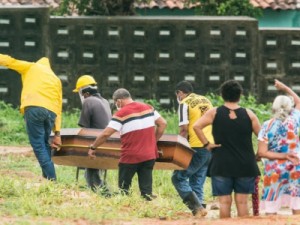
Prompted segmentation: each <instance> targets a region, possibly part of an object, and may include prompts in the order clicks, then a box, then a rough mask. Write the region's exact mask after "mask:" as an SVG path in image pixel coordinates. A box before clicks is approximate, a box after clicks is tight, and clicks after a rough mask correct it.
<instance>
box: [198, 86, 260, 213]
mask: <svg viewBox="0 0 300 225" xmlns="http://www.w3.org/2000/svg"><path fill="white" fill-rule="evenodd" d="M242 91H243V89H242V87H241V85H240V84H239V83H238V82H237V81H235V80H229V81H226V82H224V83H223V84H222V86H221V95H222V98H223V100H224V102H225V103H224V105H222V106H220V107H215V108H213V109H211V110H209V111H208V112H207V113H206V114H205V115H204V116H202V117H201V118H200V119H199V120H198V121H197V122H196V123H195V125H194V130H195V132H196V134H197V136H198V138H199V139H200V141H201V142H202V143H207V139H206V137H205V135H204V133H203V131H202V129H203V128H204V127H206V126H207V125H212V127H213V137H214V140H215V143H216V144H214V143H209V144H208V146H207V149H208V150H211V151H212V159H211V161H210V164H209V169H208V176H210V177H211V179H212V190H213V195H214V196H218V198H219V204H220V217H221V218H226V217H230V216H231V215H230V211H231V204H232V195H231V194H232V193H233V192H234V199H235V202H236V206H237V213H238V216H247V215H248V214H249V212H248V206H247V200H248V195H249V194H251V193H253V192H254V186H255V185H254V184H255V179H256V177H257V176H258V175H259V174H260V172H259V168H258V166H257V163H256V157H255V153H254V150H253V145H252V133H255V135H256V136H257V134H258V132H259V130H260V123H259V120H258V118H257V116H256V115H255V114H254V113H253V112H252V111H251V110H249V109H246V108H242V107H241V106H240V105H239V100H240V97H241V94H242Z"/></svg>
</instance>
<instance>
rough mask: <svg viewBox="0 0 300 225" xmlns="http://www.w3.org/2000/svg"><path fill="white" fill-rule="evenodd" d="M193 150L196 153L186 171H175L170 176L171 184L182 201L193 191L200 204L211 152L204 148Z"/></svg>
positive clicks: (202, 198)
mask: <svg viewBox="0 0 300 225" xmlns="http://www.w3.org/2000/svg"><path fill="white" fill-rule="evenodd" d="M193 149H194V150H195V151H196V152H195V153H194V155H193V157H192V160H191V162H190V165H189V167H188V168H187V169H186V170H175V171H174V172H173V175H172V183H173V185H174V187H175V188H176V190H177V192H178V194H179V195H180V197H181V198H182V199H183V200H184V199H185V198H186V197H187V196H188V195H189V193H190V192H192V191H194V192H195V193H196V195H197V197H198V198H199V201H200V202H201V204H202V203H203V200H204V195H203V185H204V182H205V179H206V173H207V168H208V163H209V160H210V158H211V152H209V151H208V150H207V149H205V148H193Z"/></svg>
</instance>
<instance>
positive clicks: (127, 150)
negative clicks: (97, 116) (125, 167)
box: [108, 102, 160, 164]
mask: <svg viewBox="0 0 300 225" xmlns="http://www.w3.org/2000/svg"><path fill="white" fill-rule="evenodd" d="M159 117H160V114H159V113H158V112H157V111H155V110H154V109H153V108H152V107H151V106H149V105H147V104H144V103H140V102H132V103H130V104H127V105H125V106H124V107H122V108H121V109H120V110H119V111H117V112H116V113H115V114H114V115H113V118H112V119H111V121H110V122H109V124H108V127H111V128H113V129H114V130H116V131H119V132H120V136H121V158H120V162H121V163H129V164H133V163H140V162H144V161H148V160H152V159H156V158H157V157H158V153H157V145H156V138H155V120H157V119H158V118H159Z"/></svg>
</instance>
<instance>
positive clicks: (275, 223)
mask: <svg viewBox="0 0 300 225" xmlns="http://www.w3.org/2000/svg"><path fill="white" fill-rule="evenodd" d="M32 153H33V152H32V148H31V147H29V146H22V147H20V146H17V147H14V146H0V155H6V154H25V155H27V154H32ZM210 206H211V205H208V209H210ZM24 223H26V224H41V223H43V224H44V223H45V224H51V225H61V224H70V225H94V224H95V223H91V222H90V221H87V220H61V219H53V218H39V219H30V218H18V217H0V225H2V224H3V225H4V224H5V225H7V224H24ZM96 224H101V225H153V224H156V225H198V224H199V225H200V224H201V225H250V224H251V225H252V224H253V225H300V215H297V216H293V215H291V212H290V210H289V209H282V210H281V211H280V212H279V214H278V215H277V216H265V215H264V213H263V212H261V216H258V217H252V216H250V217H247V218H236V217H234V218H230V219H222V220H221V219H218V210H209V213H208V215H207V216H206V217H205V218H203V219H194V218H193V217H192V216H191V215H190V213H182V215H180V216H179V217H178V219H176V220H174V219H168V218H157V219H156V218H153V219H148V218H145V219H133V220H132V221H118V220H115V221H99V222H98V223H96Z"/></svg>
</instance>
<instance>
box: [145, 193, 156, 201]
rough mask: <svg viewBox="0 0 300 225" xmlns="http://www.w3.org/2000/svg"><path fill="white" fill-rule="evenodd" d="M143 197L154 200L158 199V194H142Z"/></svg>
mask: <svg viewBox="0 0 300 225" xmlns="http://www.w3.org/2000/svg"><path fill="white" fill-rule="evenodd" d="M142 197H143V198H144V199H146V200H147V201H152V200H153V199H156V198H157V196H156V195H153V194H151V195H142Z"/></svg>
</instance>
